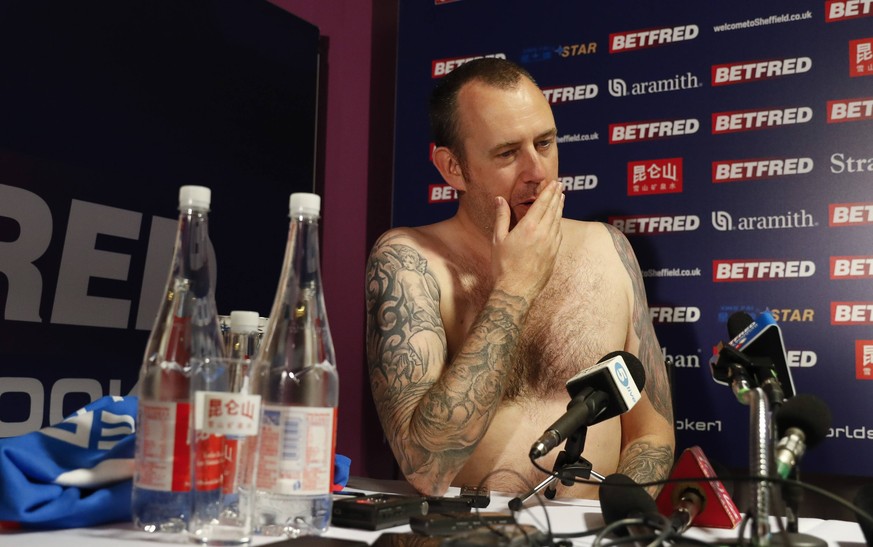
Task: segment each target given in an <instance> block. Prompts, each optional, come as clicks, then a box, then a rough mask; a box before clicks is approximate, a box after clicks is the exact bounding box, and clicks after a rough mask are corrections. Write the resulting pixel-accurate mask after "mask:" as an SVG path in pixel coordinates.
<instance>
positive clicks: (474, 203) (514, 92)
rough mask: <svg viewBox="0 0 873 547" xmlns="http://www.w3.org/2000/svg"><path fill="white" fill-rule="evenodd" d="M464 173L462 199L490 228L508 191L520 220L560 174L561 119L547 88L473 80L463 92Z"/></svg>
mask: <svg viewBox="0 0 873 547" xmlns="http://www.w3.org/2000/svg"><path fill="white" fill-rule="evenodd" d="M458 115H459V116H460V120H461V124H460V136H461V145H462V146H463V147H464V161H463V162H462V165H461V166H462V169H463V175H464V179H465V182H466V187H467V188H466V194H465V196H464V198H463V200H462V204H461V206H462V207H465V208H466V209H467V211H468V212H469V213H470V215H471V217H472V218H473V219H474V220H475V221H476V222H477V224H479V225H480V227H482V228H484V229H485V230H486V232H487V233H490V232H491V231H492V230H493V226H494V197H496V196H502V197H503V198H504V199H506V201H507V203H509V208H510V211H511V212H512V220H511V226H515V224H516V223H517V222H518V221H520V220H521V219H522V218H523V217H524V215H525V214H526V213H527V211H528V209H529V208H530V206H531V204H533V202H534V200H535V199H536V197H537V196H538V195H539V193H540V191H541V189H542V185H543V184H544V183H546V182H549V181H552V180H555V179H556V178H557V177H558V147H557V142H556V140H555V139H556V133H557V130H556V128H555V118H554V116H552V109H551V108H550V107H549V103H548V101H546V98H545V97H544V96H543V93H542V91H540V89H539V88H537V87H536V85H534V84H533V83H532V82H531V81H530V80H528V79H527V78H522V79H521V80H520V82H519V84H518V85H517V86H516V87H515V88H513V89H499V88H496V87H491V86H488V85H486V84H483V83H481V82H477V81H473V82H471V83H469V84H467V85H466V86H464V87H463V88H462V89H461V91H460V93H459V94H458Z"/></svg>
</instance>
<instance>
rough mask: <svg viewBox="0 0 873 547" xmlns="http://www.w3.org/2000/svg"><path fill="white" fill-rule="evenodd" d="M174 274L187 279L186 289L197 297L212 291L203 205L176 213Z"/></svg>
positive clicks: (207, 236)
mask: <svg viewBox="0 0 873 547" xmlns="http://www.w3.org/2000/svg"><path fill="white" fill-rule="evenodd" d="M178 245H179V246H178V249H177V253H176V257H175V258H176V260H175V264H174V270H175V271H174V276H175V277H176V278H177V279H179V278H182V279H186V280H188V282H189V283H188V285H189V290H191V291H192V292H193V296H195V297H197V298H205V297H207V296H210V295H213V297H214V290H215V274H216V272H215V264H214V258H213V254H212V253H213V251H212V246H211V242H210V240H209V216H208V210H206V209H183V210H182V211H180V213H179V243H178Z"/></svg>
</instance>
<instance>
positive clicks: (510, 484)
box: [367, 59, 675, 498]
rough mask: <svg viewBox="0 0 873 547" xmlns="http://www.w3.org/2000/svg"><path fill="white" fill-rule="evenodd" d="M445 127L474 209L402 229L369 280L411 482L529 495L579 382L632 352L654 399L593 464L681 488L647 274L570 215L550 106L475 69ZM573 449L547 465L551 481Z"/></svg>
mask: <svg viewBox="0 0 873 547" xmlns="http://www.w3.org/2000/svg"><path fill="white" fill-rule="evenodd" d="M431 124H432V126H433V130H434V136H435V144H436V148H435V150H434V153H433V158H434V159H433V162H434V164H435V165H436V167H437V169H438V170H439V172H440V174H441V175H442V176H443V178H444V179H445V181H446V182H447V183H448V184H449V185H451V186H452V187H453V188H455V189H456V190H457V191H458V195H459V205H458V210H457V213H456V214H455V216H454V217H452V218H450V219H448V220H446V221H443V222H438V223H436V224H432V225H429V226H422V227H418V228H396V229H392V230H390V231H388V232H386V233H385V234H384V235H383V236H382V237H381V238H380V239H379V240H378V241H377V242H376V244H375V245H374V247H373V250H372V252H371V255H370V259H369V263H368V267H367V313H368V320H367V345H368V347H367V353H368V363H369V369H370V385H371V388H372V391H373V397H374V400H375V402H376V407H377V409H378V413H379V418H380V420H381V422H382V427H383V429H384V431H385V433H386V436H387V438H388V441H389V443H390V444H391V448H392V450H393V451H394V456H395V457H396V458H397V461H398V462H399V464H400V468H401V470H402V472H403V474H404V475H405V476H406V479H407V480H408V481H409V482H410V483H411V484H412V485H413V486H414V487H415V488H416V489H417V490H418V491H420V492H421V493H423V494H428V495H442V494H443V493H445V491H446V490H447V488H448V487H449V486H450V485H462V484H479V482H480V480H482V479H483V478H485V477H486V476H488V478H487V484H488V486H489V487H490V488H491V489H492V490H497V491H501V492H511V493H522V492H525V491H527V490H528V489H529V488H530V487H531V486H532V485H534V484H537V483H539V482H540V481H541V480H542V479H543V478H545V475H544V474H543V473H542V472H541V471H538V470H537V469H536V468H535V467H534V466H533V465H532V464H531V462H530V460H529V459H528V452H529V449H530V446H531V445H532V444H533V443H534V441H536V440H537V439H538V438H539V436H540V435H541V434H542V433H543V431H544V430H545V429H546V428H547V427H548V426H549V425H551V424H552V423H553V422H554V421H555V420H556V419H557V418H558V417H560V416H561V415H562V414H563V413H564V412H565V411H566V408H567V403H568V402H569V396H568V394H567V391H566V388H565V386H564V384H565V382H566V381H567V379H568V378H570V377H572V376H574V375H575V374H577V373H578V372H579V371H581V370H584V369H585V368H587V367H590V366H592V365H594V364H595V363H597V361H599V360H600V358H601V357H603V356H604V355H606V354H607V353H609V352H611V351H614V350H624V351H628V352H630V353H632V354H634V355H636V356H638V357H639V358H640V360H641V361H642V363H643V365H644V367H645V372H646V383H645V391H644V394H643V397H642V399H641V400H640V401H639V402H638V403H637V404H636V405H635V406H634V408H633V409H631V410H630V411H629V412H627V413H625V414H623V415H621V416H618V417H615V418H612V419H609V420H606V421H604V422H602V423H599V424H597V425H594V426H591V427H589V429H588V436H587V439H586V442H585V449H584V452H583V454H582V456H583V457H584V458H586V459H587V460H589V461H590V462H591V463H592V464H593V469H594V471H596V472H598V473H600V474H602V475H609V474H611V473H614V472H620V473H624V474H626V475H628V476H630V477H631V478H633V479H634V480H636V481H637V482H646V481H651V480H657V479H663V478H666V476H667V475H668V473H669V471H670V468H671V466H672V464H673V450H674V443H675V440H674V434H673V411H672V404H671V399H670V391H669V386H668V383H667V375H666V370H665V367H664V361H663V358H662V355H661V351H660V346H659V344H658V341H657V340H656V338H655V332H654V329H653V328H652V323H651V320H650V318H649V314H648V307H647V304H646V295H645V290H644V288H643V283H642V277H641V275H640V270H639V266H638V264H637V261H636V258H635V256H634V253H633V250H632V249H631V246H630V245H629V244H628V241H627V239H626V238H625V237H624V235H623V234H622V233H620V232H619V231H617V230H616V229H615V228H613V227H611V226H608V225H604V224H602V223H596V222H580V221H575V220H570V219H564V218H561V214H562V211H563V204H564V196H563V193H562V191H561V185H560V184H559V183H558V182H557V181H556V178H557V176H558V149H557V143H556V136H557V130H556V128H555V120H554V117H553V116H552V112H551V108H550V106H549V104H548V102H547V101H546V99H545V97H544V96H543V93H542V92H541V91H540V89H539V88H538V87H537V86H536V84H535V83H534V82H533V80H532V78H531V77H530V75H529V74H528V73H527V72H526V71H524V70H523V69H522V68H520V67H518V66H517V65H515V64H513V63H511V62H508V61H505V60H500V59H482V60H477V61H471V62H469V63H466V64H464V65H462V66H461V67H459V68H458V69H456V70H455V71H453V72H452V73H450V74H449V75H448V76H446V77H445V78H444V79H443V81H441V84H440V86H439V87H438V88H437V90H435V92H434V96H433V98H432V100H431ZM559 451H560V450H558V449H555V450H553V451H552V452H551V453H550V454H548V455H547V456H545V457H543V458H541V459H540V460H538V462H537V463H539V464H540V465H542V466H543V467H545V468H546V469H549V470H551V469H552V466H553V464H554V459H555V456H556V455H557V454H558V453H559ZM493 471H497V472H496V473H493V474H491V473H492V472H493ZM489 474H491V475H489ZM656 491H657V489H655V488H652V489H650V492H652V493H655V492H656ZM558 495H560V496H572V497H584V498H596V497H597V486H596V485H578V484H577V485H575V486H573V487H572V488H564V487H559V489H558Z"/></svg>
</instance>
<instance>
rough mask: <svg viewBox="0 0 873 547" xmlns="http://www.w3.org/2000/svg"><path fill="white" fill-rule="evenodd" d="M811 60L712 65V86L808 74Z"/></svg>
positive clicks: (775, 60)
mask: <svg viewBox="0 0 873 547" xmlns="http://www.w3.org/2000/svg"><path fill="white" fill-rule="evenodd" d="M811 68H812V59H810V58H809V57H791V58H788V59H773V60H765V61H744V62H740V63H727V64H723V65H712V85H713V87H715V86H720V85H731V84H742V83H746V82H757V81H759V80H768V79H770V78H777V77H779V76H792V75H795V74H803V73H804V72H809V70H810V69H811Z"/></svg>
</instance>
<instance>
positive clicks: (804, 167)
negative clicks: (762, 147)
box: [712, 158, 815, 182]
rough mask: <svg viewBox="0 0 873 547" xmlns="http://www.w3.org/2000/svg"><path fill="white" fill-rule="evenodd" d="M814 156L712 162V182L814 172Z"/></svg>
mask: <svg viewBox="0 0 873 547" xmlns="http://www.w3.org/2000/svg"><path fill="white" fill-rule="evenodd" d="M814 165H815V163H814V162H813V161H812V158H775V159H757V160H725V161H714V162H712V182H736V181H739V180H757V179H766V178H772V177H785V176H790V175H805V174H807V173H810V172H812V168H813V166H814Z"/></svg>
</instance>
